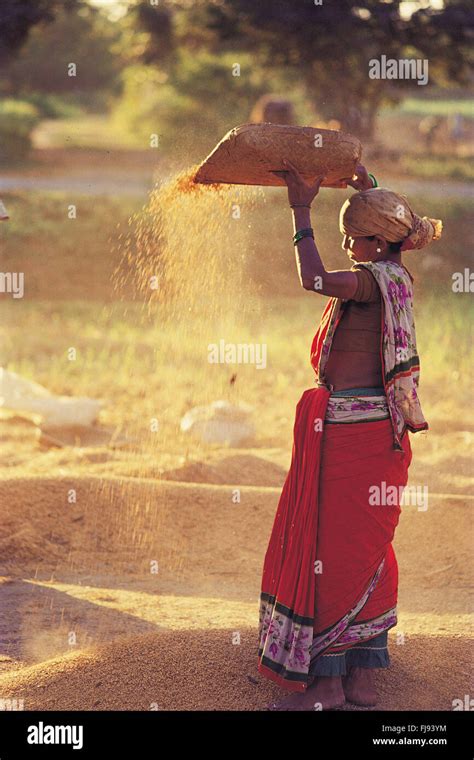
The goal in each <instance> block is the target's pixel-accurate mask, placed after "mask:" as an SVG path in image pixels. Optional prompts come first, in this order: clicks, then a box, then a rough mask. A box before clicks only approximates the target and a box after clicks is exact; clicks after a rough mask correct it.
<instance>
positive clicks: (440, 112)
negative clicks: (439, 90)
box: [399, 98, 474, 119]
mask: <svg viewBox="0 0 474 760" xmlns="http://www.w3.org/2000/svg"><path fill="white" fill-rule="evenodd" d="M399 110H400V111H401V112H402V113H404V114H416V115H417V116H450V115H451V114H454V113H459V114H461V115H462V116H464V117H465V118H466V119H474V108H473V105H472V98H465V99H464V98H462V99H459V100H458V99H454V98H453V99H450V98H440V99H433V100H430V99H427V98H405V100H403V101H402V103H401V104H400V106H399Z"/></svg>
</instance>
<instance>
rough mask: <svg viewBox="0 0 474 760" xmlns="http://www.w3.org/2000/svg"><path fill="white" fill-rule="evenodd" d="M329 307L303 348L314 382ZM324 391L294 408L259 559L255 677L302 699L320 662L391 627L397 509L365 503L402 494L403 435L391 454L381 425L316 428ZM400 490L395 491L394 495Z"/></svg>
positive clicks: (387, 429)
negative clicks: (379, 494)
mask: <svg viewBox="0 0 474 760" xmlns="http://www.w3.org/2000/svg"><path fill="white" fill-rule="evenodd" d="M334 303H335V300H334V299H331V300H330V301H329V303H328V304H327V306H326V309H325V311H324V313H323V316H322V320H321V323H320V326H319V328H318V331H317V333H316V335H315V336H314V339H313V343H312V347H311V363H312V366H313V368H314V369H315V371H316V374H317V376H318V368H319V366H320V359H321V353H322V349H323V345H324V340H325V337H326V334H327V331H328V327H330V329H331V330H334V329H335V326H337V320H336V324H334V320H332V322H331V319H330V318H331V314H332V310H333V307H334ZM330 394H331V389H330V388H328V387H327V386H326V385H325V384H324V383H322V384H321V383H320V384H319V385H318V387H316V388H311V389H308V390H305V391H304V392H303V395H302V396H301V399H300V400H299V402H298V404H297V407H296V417H295V423H294V442H293V450H292V459H291V465H290V469H289V472H288V474H287V477H286V480H285V483H284V486H283V489H282V493H281V496H280V499H279V503H278V508H277V512H276V515H275V519H274V523H273V528H272V532H271V536H270V540H269V544H268V549H267V552H266V555H265V560H264V566H263V574H262V584H261V594H260V615H259V641H258V671H259V672H260V673H262V674H263V675H264V676H266V677H267V678H269V679H271V680H273V681H275V682H276V683H278V684H279V685H280V686H283V687H285V688H286V689H288V690H290V691H304V690H305V689H306V687H307V686H309V685H310V683H311V681H312V676H311V675H310V673H309V670H310V667H311V666H312V665H313V663H314V662H315V660H316V659H317V658H318V657H320V656H321V655H322V654H329V653H332V652H342V651H344V650H345V649H347V648H349V647H350V646H353V645H354V644H356V643H359V642H360V641H364V640H368V639H370V638H374V637H375V636H377V635H378V634H380V633H381V632H382V631H384V630H388V629H389V628H391V627H393V626H394V625H396V622H397V617H396V602H397V589H398V568H397V562H396V558H395V554H394V551H393V548H392V544H391V542H392V539H393V536H394V532H395V527H396V525H397V523H398V519H399V514H400V511H401V510H400V506H399V503H398V502H397V503H396V504H393V505H381V506H374V505H371V504H369V500H368V494H369V488H370V487H371V486H373V485H374V484H377V483H379V484H381V483H382V482H383V481H384V482H385V483H386V485H387V487H388V486H389V485H392V486H397V487H398V488H400V487H402V489H403V486H405V485H406V483H407V480H408V467H409V465H410V461H411V448H410V442H409V438H408V434H407V432H406V431H405V432H404V433H403V435H402V436H401V448H398V449H397V448H396V447H394V445H393V428H392V422H391V420H390V419H384V420H378V421H371V422H357V423H354V424H346V425H325V424H324V420H325V414H326V407H327V403H328V398H329V396H330ZM402 489H401V490H402Z"/></svg>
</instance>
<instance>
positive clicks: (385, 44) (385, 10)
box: [174, 0, 473, 138]
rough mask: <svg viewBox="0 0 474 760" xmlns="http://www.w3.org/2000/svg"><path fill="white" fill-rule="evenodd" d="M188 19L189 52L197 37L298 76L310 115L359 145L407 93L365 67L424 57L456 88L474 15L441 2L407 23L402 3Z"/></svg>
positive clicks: (213, 9)
mask: <svg viewBox="0 0 474 760" xmlns="http://www.w3.org/2000/svg"><path fill="white" fill-rule="evenodd" d="M174 5H175V6H180V5H182V7H183V9H185V7H186V6H187V5H188V4H187V3H186V2H185V1H184V0H183V2H182V4H181V3H180V2H175V3H174ZM187 14H188V16H187V29H188V34H189V38H190V39H191V40H192V41H193V44H199V37H201V38H202V39H203V40H205V44H206V45H207V46H210V47H211V48H212V47H214V49H222V48H223V49H224V50H225V49H227V50H231V49H235V47H236V46H237V47H238V48H239V49H246V50H253V51H254V52H255V55H256V57H257V59H258V60H260V61H261V62H263V63H264V65H266V66H273V67H274V68H275V67H280V66H284V67H292V68H295V69H297V70H298V71H299V72H300V75H301V76H302V78H303V79H304V81H305V83H306V85H307V90H308V92H309V93H310V95H311V97H312V99H313V101H314V104H315V106H316V110H317V111H318V112H319V113H321V114H322V115H323V116H324V117H326V118H337V119H338V120H339V121H341V123H342V125H343V127H344V128H346V129H352V130H353V131H355V132H356V133H358V134H359V136H361V137H364V138H365V137H370V136H371V134H372V132H373V128H374V120H375V115H376V113H377V110H378V108H379V107H380V105H381V103H382V102H384V101H385V102H387V101H388V102H390V101H391V102H396V101H397V100H399V99H400V98H401V97H402V96H403V91H404V90H405V91H406V87H407V85H408V86H410V85H413V82H407V81H401V80H386V79H371V78H370V77H369V75H368V72H369V65H370V61H371V60H373V59H380V58H381V56H382V55H385V56H386V57H387V59H390V58H394V59H397V60H399V59H400V58H403V57H405V53H407V52H408V53H410V56H411V57H414V56H415V57H416V56H417V55H418V54H423V52H424V51H429V54H430V60H432V61H433V60H434V61H435V63H436V66H435V67H434V68H435V70H436V73H437V75H438V77H440V78H441V75H442V73H445V74H447V75H449V77H450V79H451V80H452V81H456V82H461V81H464V77H465V69H466V67H467V66H468V55H469V53H468V45H467V42H468V41H469V38H472V30H473V19H472V11H470V10H469V9H468V4H467V3H466V2H464V1H463V0H446V2H445V7H444V9H443V10H440V11H436V12H435V11H433V10H424V11H419V12H418V13H417V14H416V15H415V20H414V22H413V23H412V22H411V21H410V20H409V19H408V20H407V19H406V18H404V17H402V15H401V13H400V0H391V2H390V1H388V2H381V0H355V1H354V0H337V3H330V2H323V3H322V4H321V5H317V4H315V1H314V0H297V1H296V2H290V0H258V2H255V0H233V1H232V3H222V2H221V1H220V0H201V1H200V2H199V0H198V1H197V2H196V3H195V4H194V6H192V7H191V8H189V10H188V11H187ZM206 32H207V36H206ZM209 35H210V36H209ZM458 35H460V39H461V40H464V41H465V42H466V44H465V45H464V44H463V45H462V46H461V47H457V44H456V45H455V44H454V43H455V40H457V38H458ZM440 39H442V41H443V43H444V44H439V40H440ZM196 40H197V42H196ZM456 60H457V67H456Z"/></svg>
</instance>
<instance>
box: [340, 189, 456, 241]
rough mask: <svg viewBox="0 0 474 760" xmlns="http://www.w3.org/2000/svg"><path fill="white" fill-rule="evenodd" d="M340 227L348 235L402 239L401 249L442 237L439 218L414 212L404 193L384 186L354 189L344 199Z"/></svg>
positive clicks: (441, 225)
mask: <svg viewBox="0 0 474 760" xmlns="http://www.w3.org/2000/svg"><path fill="white" fill-rule="evenodd" d="M339 229H340V230H341V232H342V234H343V235H350V237H368V236H369V235H379V236H380V237H382V238H384V240H386V241H387V242H388V243H397V242H399V241H400V240H404V243H403V245H402V246H401V250H402V251H404V250H410V249H411V248H423V247H424V246H425V245H428V243H431V241H432V240H438V239H439V238H440V237H441V232H442V229H443V223H442V221H441V219H430V218H429V217H427V216H424V217H420V216H418V215H417V214H415V213H413V211H412V210H411V208H410V206H409V204H408V201H407V199H406V198H405V196H404V195H398V193H394V192H393V191H392V190H386V189H385V188H383V187H374V188H371V189H370V190H364V191H363V192H360V193H354V194H353V195H351V197H350V198H349V199H348V200H347V201H346V202H345V203H344V205H343V206H342V208H341V212H340V216H339Z"/></svg>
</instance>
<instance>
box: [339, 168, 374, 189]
mask: <svg viewBox="0 0 474 760" xmlns="http://www.w3.org/2000/svg"><path fill="white" fill-rule="evenodd" d="M344 182H346V183H347V184H348V185H350V186H351V187H353V188H354V190H370V189H371V188H372V187H373V186H374V185H373V182H372V180H371V179H370V177H369V175H368V173H367V169H366V168H365V166H363V165H362V164H357V166H356V171H355V174H354V175H353V176H352V177H351V178H350V179H346V180H344Z"/></svg>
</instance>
